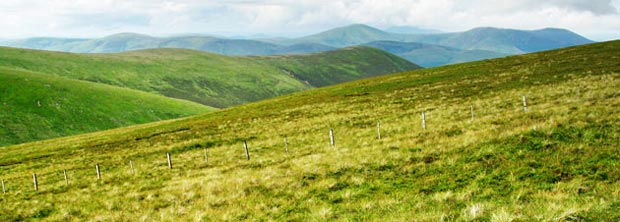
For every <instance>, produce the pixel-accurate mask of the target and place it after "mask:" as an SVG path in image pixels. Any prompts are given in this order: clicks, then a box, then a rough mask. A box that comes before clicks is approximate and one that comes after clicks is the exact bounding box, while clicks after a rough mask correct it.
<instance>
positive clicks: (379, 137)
mask: <svg viewBox="0 0 620 222" xmlns="http://www.w3.org/2000/svg"><path fill="white" fill-rule="evenodd" d="M377 139H381V121H377Z"/></svg>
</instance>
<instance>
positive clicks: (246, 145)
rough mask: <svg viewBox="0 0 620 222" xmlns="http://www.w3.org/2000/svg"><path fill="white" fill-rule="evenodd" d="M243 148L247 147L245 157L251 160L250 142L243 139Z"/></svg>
mask: <svg viewBox="0 0 620 222" xmlns="http://www.w3.org/2000/svg"><path fill="white" fill-rule="evenodd" d="M243 148H244V149H245V157H246V158H247V159H248V160H250V151H249V150H248V143H247V141H245V140H244V141H243Z"/></svg>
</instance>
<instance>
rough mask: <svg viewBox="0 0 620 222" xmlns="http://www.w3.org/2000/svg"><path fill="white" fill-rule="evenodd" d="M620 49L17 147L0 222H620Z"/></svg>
mask: <svg viewBox="0 0 620 222" xmlns="http://www.w3.org/2000/svg"><path fill="white" fill-rule="evenodd" d="M619 48H620V42H618V41H616V42H608V43H600V44H593V45H587V46H580V47H574V48H567V49H562V50H556V51H549V52H542V53H536V54H529V55H522V56H515V57H509V58H505V59H496V60H487V61H481V62H476V63H466V64H460V65H454V66H447V67H441V68H434V69H427V70H420V71H414V72H407V73H400V74H394V75H389V76H383V77H379V78H373V79H367V80H362V81H356V82H351V83H347V84H343V85H336V86H331V87H326V88H322V89H318V90H310V91H305V92H301V93H296V94H293V95H289V96H284V97H278V98H274V99H270V100H266V101H261V102H257V103H252V104H247V105H243V106H238V107H233V108H229V109H224V110H221V111H217V112H214V113H211V114H206V115H201V116H196V117H191V118H185V119H179V120H175V121H166V122H161V123H152V124H148V125H140V126H135V127H128V128H123V129H116V130H111V131H105V132H97V133H92V134H84V135H79V136H75V137H69V138H62V139H55V140H47V141H41V142H36V143H31V144H23V145H17V146H10V147H5V148H2V149H3V150H2V154H0V163H2V166H0V175H1V176H0V177H2V178H4V179H5V180H6V182H7V184H8V191H9V193H8V194H7V195H3V196H1V197H0V201H1V206H2V208H0V220H7V221H10V220H29V219H41V220H50V221H54V220H68V221H71V220H93V221H111V220H112V221H136V220H140V221H153V220H156V221H179V220H187V221H240V220H248V221H281V220H287V221H326V220H330V221H331V220H336V221H532V220H534V221H616V220H618V219H619V218H620V215H619V214H618V213H616V212H620V211H619V209H620V202H619V201H618V200H620V189H619V188H620V187H619V186H618V185H619V182H620V168H618V163H619V160H620V152H619V151H618V147H619V144H620V142H619V141H620V124H619V123H620V119H619V116H620V115H619V114H620V113H619V112H620V109H618V107H619V106H620V98H619V97H620V91H618V89H619V88H620V87H618V86H620V70H619V69H620V64H619V63H620V60H618V59H614V58H617V57H618V53H617V52H618V49H619ZM577 89H580V93H581V96H580V97H579V96H577ZM522 95H526V96H527V98H528V108H529V109H528V111H527V112H523V109H522V104H521V96H522ZM471 104H473V105H474V107H475V110H476V117H475V119H474V121H473V122H472V121H471V116H470V113H469V112H470V105H471ZM422 111H425V112H426V113H427V124H428V128H427V130H423V129H422V127H421V119H420V113H421V112H422ZM376 121H381V126H382V139H381V140H378V139H376ZM330 128H333V129H334V132H335V135H336V146H335V147H330V145H329V137H328V135H329V134H328V132H329V129H330ZM284 135H286V136H287V137H288V140H289V144H290V146H289V149H290V151H289V153H288V154H287V153H285V151H284V144H283V137H284ZM244 140H247V141H248V145H249V149H250V153H251V156H252V160H250V161H247V160H245V154H244V150H243V141H244ZM205 148H207V149H208V152H209V163H205V160H204V156H203V151H204V149H205ZM166 152H170V153H173V164H174V168H173V169H172V170H168V169H167V164H166V155H165V154H166ZM130 159H131V160H133V162H134V164H135V166H136V171H137V172H136V174H135V175H131V174H130V170H129V165H128V162H129V160H130ZM96 162H99V163H100V164H101V166H102V170H103V179H102V180H101V181H96V175H95V169H94V164H95V163H96ZM64 168H66V169H68V170H69V172H70V178H72V179H71V182H70V185H69V186H68V187H67V186H64V181H63V179H62V176H61V174H62V169H64ZM32 172H36V173H37V174H38V175H40V189H41V190H40V191H39V192H34V191H33V189H32V184H31V179H30V176H31V173H32Z"/></svg>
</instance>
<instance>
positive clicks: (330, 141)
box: [329, 129, 336, 146]
mask: <svg viewBox="0 0 620 222" xmlns="http://www.w3.org/2000/svg"><path fill="white" fill-rule="evenodd" d="M329 144H331V146H335V145H336V141H335V139H334V129H329Z"/></svg>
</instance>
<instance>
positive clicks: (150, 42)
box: [0, 33, 335, 55]
mask: <svg viewBox="0 0 620 222" xmlns="http://www.w3.org/2000/svg"><path fill="white" fill-rule="evenodd" d="M0 44H1V45H5V46H10V47H17V48H28V49H40V50H51V51H61V52H75V53H113V52H126V51H132V50H140V49H158V48H181V49H194V50H202V51H207V52H211V53H217V54H224V55H274V54H305V53H313V52H322V51H328V50H334V49H335V48H333V47H329V46H325V45H320V44H316V43H301V44H296V45H279V44H273V43H268V42H263V41H257V40H247V39H226V38H216V37H210V36H179V37H168V38H157V37H152V36H148V35H142V34H137V33H119V34H115V35H110V36H106V37H103V38H98V39H63V38H30V39H24V40H13V41H4V42H0Z"/></svg>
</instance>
